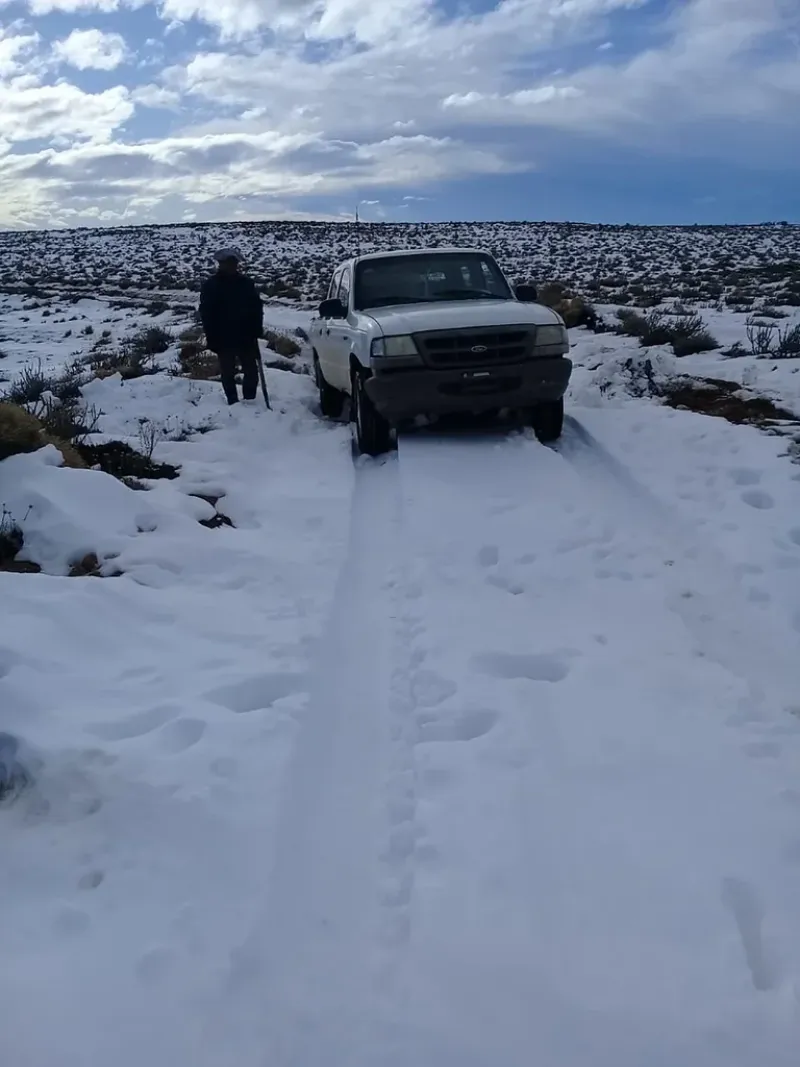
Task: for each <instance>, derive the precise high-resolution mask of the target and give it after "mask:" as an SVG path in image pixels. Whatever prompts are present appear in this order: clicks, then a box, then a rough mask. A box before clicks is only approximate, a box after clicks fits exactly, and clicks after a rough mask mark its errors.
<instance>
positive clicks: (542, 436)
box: [529, 397, 564, 444]
mask: <svg viewBox="0 0 800 1067" xmlns="http://www.w3.org/2000/svg"><path fill="white" fill-rule="evenodd" d="M529 421H530V424H531V426H532V427H533V431H534V433H535V434H536V436H537V437H538V438H539V440H540V441H541V442H542V443H543V444H547V443H548V442H550V441H557V440H558V438H559V437H560V436H561V431H562V429H563V427H564V399H563V397H562V398H561V400H548V401H547V402H546V403H542V404H537V405H536V406H535V407H534V408H531V410H530V417H529Z"/></svg>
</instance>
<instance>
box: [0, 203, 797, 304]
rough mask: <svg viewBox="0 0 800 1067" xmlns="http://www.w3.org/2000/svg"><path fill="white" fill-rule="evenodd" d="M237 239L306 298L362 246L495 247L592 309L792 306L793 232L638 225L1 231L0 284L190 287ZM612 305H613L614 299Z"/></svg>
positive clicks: (262, 270) (256, 270) (272, 278)
mask: <svg viewBox="0 0 800 1067" xmlns="http://www.w3.org/2000/svg"><path fill="white" fill-rule="evenodd" d="M231 244H234V245H236V246H238V247H239V248H240V249H241V250H242V252H243V253H244V254H245V255H246V257H247V261H248V267H249V269H250V271H251V273H252V274H253V276H254V277H255V278H256V279H257V280H258V281H259V283H261V284H263V285H264V286H265V287H266V288H268V289H270V290H273V289H274V288H275V286H276V283H282V284H284V285H287V286H289V287H290V288H291V289H296V290H298V291H299V293H300V295H301V296H302V297H303V298H305V299H308V300H317V299H318V298H319V297H320V296H321V295H322V291H323V289H324V287H325V286H326V285H327V281H328V278H329V275H330V271H331V269H332V268H333V265H334V263H335V262H337V261H338V260H340V259H344V258H347V257H349V256H351V255H354V254H355V252H356V250H357V249H358V248H360V249H361V250H362V251H365V252H366V251H381V250H383V249H388V248H398V247H399V248H405V247H409V248H415V247H426V246H435V245H446V244H461V245H477V246H480V247H482V248H487V249H489V250H490V251H492V252H493V253H494V254H495V255H496V257H497V259H498V260H499V261H500V263H501V265H502V267H503V269H504V270H506V271H507V272H508V274H509V275H510V276H511V277H515V278H516V277H519V278H522V279H532V280H536V281H540V280H543V279H547V278H557V279H559V280H561V281H564V282H568V283H570V284H574V285H577V286H578V287H579V288H580V289H581V290H582V291H585V292H587V294H588V295H590V296H591V297H592V299H595V300H597V301H599V302H600V303H612V302H614V300H616V299H621V297H622V295H624V294H627V296H628V298H629V299H631V300H632V302H633V303H638V302H640V301H637V300H636V299H634V298H635V297H637V296H639V297H641V296H642V295H644V293H645V292H647V293H648V295H651V294H652V293H653V292H656V295H658V296H659V297H660V298H663V299H666V298H669V297H675V298H677V299H696V300H703V301H705V302H713V301H716V300H718V299H721V298H722V297H723V296H729V297H732V298H733V299H732V300H731V301H730V303H731V305H732V306H750V305H751V304H752V303H753V298H754V297H760V298H762V299H763V298H765V297H766V298H769V299H770V300H772V302H774V303H787V302H791V301H792V299H793V300H794V304H795V306H798V305H800V226H784V225H772V226H730V227H716V226H715V227H700V226H698V227H637V226H591V225H579V224H567V223H502V222H498V223H457V224H451V223H418V224H405V225H404V224H399V223H394V224H388V223H387V224H366V223H362V224H361V226H360V228H358V229H357V228H356V226H355V225H354V224H351V223H329V222H320V223H303V222H264V223H242V224H238V225H237V224H221V225H196V226H158V227H141V228H125V229H116V230H98V229H86V230H56V231H43V232H24V233H3V232H0V285H3V284H4V285H6V286H8V285H17V284H18V283H20V282H23V283H26V284H32V285H35V286H43V287H49V286H51V285H52V286H57V287H67V288H69V289H70V290H74V291H76V292H82V293H86V292H89V293H96V292H98V291H101V292H105V293H122V292H127V291H129V290H130V289H134V290H139V289H151V290H157V291H159V292H169V291H176V290H177V291H180V290H194V289H197V287H198V285H199V282H200V280H201V278H202V277H203V275H204V274H205V273H206V272H207V271H208V269H209V266H210V264H211V262H212V256H213V252H214V250H215V249H216V248H220V247H225V246H229V245H231ZM610 298H613V299H610Z"/></svg>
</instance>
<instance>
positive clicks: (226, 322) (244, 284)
mask: <svg viewBox="0 0 800 1067" xmlns="http://www.w3.org/2000/svg"><path fill="white" fill-rule="evenodd" d="M200 321H201V322H202V324H203V329H204V330H205V334H206V343H207V345H208V347H209V348H210V349H211V351H212V352H220V351H225V350H227V349H235V348H246V347H248V346H249V345H252V343H253V341H255V340H256V339H257V338H259V337H261V334H262V333H263V330H264V305H263V304H262V303H261V298H260V296H259V295H258V291H257V290H256V287H255V285H254V284H253V281H252V279H250V278H248V277H246V275H244V274H222V273H220V274H213V275H212V276H211V277H210V278H208V279H206V281H205V282H204V283H203V287H202V289H201V290H200Z"/></svg>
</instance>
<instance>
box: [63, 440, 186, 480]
mask: <svg viewBox="0 0 800 1067" xmlns="http://www.w3.org/2000/svg"><path fill="white" fill-rule="evenodd" d="M76 448H77V450H78V452H79V453H80V455H81V458H82V459H83V460H84V462H85V463H87V464H88V466H90V467H99V468H100V470H102V471H105V473H106V474H110V475H112V476H113V477H114V478H119V479H120V481H125V480H126V479H129V478H134V479H137V480H138V479H143V478H168V479H170V480H172V479H174V478H177V477H178V475H179V474H180V470H179V468H178V467H173V466H172V465H171V464H170V463H154V462H153V460H152V459H148V457H147V456H145V455H143V453H141V452H137V451H136V449H135V448H131V447H130V445H126V444H125V443H124V442H123V441H108V442H106V443H105V444H102V445H86V444H79V445H76Z"/></svg>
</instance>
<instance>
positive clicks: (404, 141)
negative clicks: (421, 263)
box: [0, 0, 800, 221]
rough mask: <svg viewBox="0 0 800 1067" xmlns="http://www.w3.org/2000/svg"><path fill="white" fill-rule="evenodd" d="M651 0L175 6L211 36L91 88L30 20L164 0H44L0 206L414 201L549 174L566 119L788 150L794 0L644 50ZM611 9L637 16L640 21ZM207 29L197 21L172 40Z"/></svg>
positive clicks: (29, 42)
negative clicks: (460, 10) (113, 83)
mask: <svg viewBox="0 0 800 1067" xmlns="http://www.w3.org/2000/svg"><path fill="white" fill-rule="evenodd" d="M648 2H650V3H651V4H652V2H653V0H497V2H496V3H495V6H494V8H493V10H490V11H487V12H484V13H481V14H473V15H467V14H462V15H457V16H452V15H451V16H446V15H445V14H444V11H443V8H442V6H441V0H394V2H393V3H391V4H389V3H388V0H387V2H386V3H378V2H376V0H158V3H154V4H153V5H152V7H153V10H155V11H156V12H157V13H158V14H159V15H160V16H161V18H162V20H163V24H164V25H165V26H175V25H177V24H186V23H188V21H189V20H192V19H199V20H200V21H201V23H203V24H204V25H205V26H206V27H207V28H208V30H207V32H208V34H209V35H211V34H214V38H213V40H211V39H209V40H208V41H207V42H206V44H205V45H203V46H201V47H202V50H200V51H198V52H197V53H196V54H191V53H190V54H188V55H186V56H183V57H181V58H177V57H176V58H175V59H174V60H173V63H174V65H173V66H172V67H171V68H169V69H168V70H166V71H162V72H161V73H160V74H158V73H157V71H158V67H154V66H153V64H152V63H147V64H146V69H143V65H141V64H140V66H139V67H126V68H125V71H124V79H125V85H119V86H117V87H116V88H114V89H111V90H108V91H107V92H106V93H100V94H97V93H95V94H92V93H88V92H85V91H83V90H81V89H79V88H77V87H76V86H73V85H70V84H69V83H68V82H67V81H59V82H58V83H57V84H55V85H53V84H50V85H48V84H47V74H48V71H47V68H46V64H45V63H44V62H43V60H42V59H41V58H40V52H41V47H42V45H41V40H40V37H39V36H38V34H37V32H36V30H37V26H36V22H35V17H36V16H37V15H41V14H43V13H47V12H50V11H61V12H67V13H87V12H91V11H100V12H106V13H108V14H111V15H113V12H115V11H121V10H122V9H123V8H125V9H128V8H136V7H141V6H143V5H145V4H147V3H148V0H28V8H29V11H30V12H31V14H32V16H34V21H33V22H31V21H30V20H29V25H28V26H26V27H25V28H22V27H19V26H17V28H16V30H14V31H13V32H12V31H6V33H5V34H3V33H1V32H0V141H7V142H8V143H9V144H11V146H12V150H11V152H10V154H8V155H6V156H5V157H4V166H3V172H2V173H0V202H2V201H3V199H4V198H5V199H6V200H7V201H8V202H9V203H12V201H13V205H14V206H12V207H9V208H8V209H7V210H8V211H12V210H13V211H15V212H17V214H19V213H20V212H21V211H23V210H25V211H27V212H28V213H29V215H31V217H33V214H32V213H35V212H36V211H42V212H43V211H45V206H46V205H50V206H51V210H52V211H54V212H55V211H62V208H65V207H66V206H67V204H68V203H72V204H74V205H80V204H82V203H83V202H84V200H85V203H86V204H87V205H88V204H90V203H93V202H94V201H93V199H92V198H95V199H96V198H97V197H100V198H101V199H103V202H104V203H105V204H107V205H110V206H109V207H108V210H111V211H115V212H121V211H126V212H131V211H134V212H140V213H144V212H147V213H149V215H152V213H153V212H158V211H160V210H162V211H164V212H168V211H172V212H173V217H179V216H180V215H181V213H182V212H184V211H186V210H189V211H193V212H195V213H196V212H198V211H200V210H207V211H211V210H212V208H213V205H215V204H216V205H217V208H216V210H217V211H218V212H219V213H222V214H231V213H233V212H242V211H245V212H248V213H255V214H258V213H259V212H265V211H268V209H269V206H270V205H271V204H280V205H281V210H284V209H286V210H290V206H287V205H288V201H289V200H290V199H291V198H292V197H307V196H311V195H323V194H324V195H336V196H338V195H339V194H340V193H341V194H343V197H344V194H346V195H347V197H348V198H349V199H351V200H352V201H353V202H354V201H355V200H356V199H358V197H359V196H366V197H373V196H380V195H381V193H380V190H381V189H385V190H394V191H395V192H394V195H396V196H397V197H398V202H401V203H406V204H407V203H409V202H410V200H408V199H406V200H403V199H402V193H403V191H404V188H403V187H405V189H411V190H415V191H419V192H420V193H424V192H426V189H425V186H426V185H430V184H431V183H434V182H436V181H439V180H449V179H453V178H460V177H468V176H470V175H473V176H474V175H482V174H492V173H508V172H510V171H514V170H520V169H523V168H528V169H532V168H534V167H537V166H539V167H542V168H546V166H547V163H548V151H549V150H550V146H551V145H552V144H553V143H554V139H553V137H552V136H551V133H552V132H555V133H557V134H558V135H559V143H560V144H565V143H569V139H572V140H573V141H575V140H581V139H583V138H584V137H586V136H587V135H588V136H591V138H592V139H593V140H595V141H596V140H597V139H600V141H601V142H602V143H603V144H605V145H607V146H609V147H610V149H613V146H614V145H615V144H618V143H625V144H627V145H628V146H633V147H636V148H638V149H639V150H640V151H646V152H648V153H651V152H653V151H659V150H662V149H663V150H669V149H670V148H671V149H672V150H675V151H678V150H679V151H681V152H682V153H684V154H692V153H697V154H705V155H708V154H714V155H716V156H717V157H719V158H736V157H737V156H738V157H741V156H742V155H744V154H746V153H747V152H750V151H752V150H753V149H752V145H753V144H754V142H755V141H757V142H758V143H759V145H760V146H761V151H762V155H763V157H764V159H766V160H768V159H770V158H771V156H770V153H769V152H768V151H767V152H765V151H764V148H765V146H769V145H772V146H775V145H779V146H791V144H792V143H793V142H791V141H790V139H789V135H790V134H791V132H792V124H793V123H794V124H795V125H796V118H795V116H796V115H797V113H798V110H800V64H799V63H798V62H797V53H796V43H795V46H794V47H795V51H794V53H792V52H791V48H790V45H791V42H792V33H796V34H797V33H800V5H799V4H798V3H797V0H682V2H681V3H680V4H679V5H673V6H672V7H669V8H667V12H666V14H665V15H663V16H662V20H661V22H660V23H658V24H657V29H658V33H657V34H654V33H652V32H650V33H648V36H647V37H646V38H645V37H642V42H645V41H646V42H647V43H646V45H645V44H644V43H643V44H642V45H641V46H640V47H639V49H638V50H633V49H631V47H630V42H631V40H633V39H634V36H633V30H634V29H635V19H636V17H637V14H636V13H637V9H638V8H641V7H644V6H645V5H646V4H647V3H648ZM8 3H9V0H0V8H2V7H3V6H7V5H8ZM610 16H616V17H618V18H623V19H626V20H627V23H626V33H625V34H622V33H619V34H618V33H616V27H615V26H614V25H612V24H611V23H610V22H609V17H610ZM654 17H655V13H654ZM112 25H113V23H112ZM653 25H654V24H653V22H652V20H650V22H649V26H650V30H651V31H652V29H653ZM93 35H94V36H93ZM612 36H613V38H614V41H615V47H614V48H613V49H611V48H608V47H606V45H608V43H609V42H610V39H611V37H612ZM797 39H798V38H797V37H795V38H794V40H795V42H796V41H797ZM191 40H197V38H196V37H192V35H191V33H190V32H189V30H188V28H187V31H186V33H184V34H181V35H179V36H176V37H174V38H172V39H171V42H170V48H171V50H172V51H173V52H174V51H175V49H176V48H178V47H180V48H183V47H186V45H187V43H188V42H189V41H191ZM120 50H122V51H121V52H120ZM57 51H58V54H59V55H60V56H61V58H62V59H64V60H65V61H68V62H70V63H72V65H74V66H78V67H81V69H88V68H89V67H95V68H99V69H103V70H108V71H110V70H113V69H117V67H118V65H119V64H120V63H121V62H122V58H123V57H124V55H125V52H124V42H123V41H122V39H121V38H119V36H118V35H117V34H114V33H100V32H99V31H97V30H77V31H75V32H74V33H72V34H71V35H70V37H68V38H66V40H65V41H63V42H59V44H58V45H57ZM587 56H588V57H590V58H589V59H588V60H587V59H586V57H587ZM149 58H150V59H152V58H153V57H152V55H150V56H149ZM556 69H557V71H558V72H557V73H554V70H556ZM50 73H52V71H51V72H50ZM122 74H123V72H120V74H118V75H117V77H119V78H120V79H121V78H122ZM134 109H139V113H138V114H137V116H136V120H137V123H138V125H136V126H133V125H130V126H129V127H128V128H130V129H132V130H135V133H136V139H135V140H134V141H132V142H128V143H126V141H125V140H124V139H123V137H122V135H121V133H120V130H121V129H122V128H123V127H124V126H125V124H126V123H128V120H129V119H130V118H131V117H132V116H133V115H134ZM155 123H157V125H153V124H155ZM164 129H167V130H169V134H168V135H167V136H160V135H159V136H155V135H154V134H153V133H152V132H149V131H155V130H158V131H161V130H164ZM35 138H50V139H51V147H49V148H48V149H47V150H46V151H45V153H44V154H42V153H26V151H25V148H26V146H25V145H21V146H20V151H21V152H22V153H23V154H22V155H18V156H16V155H14V143H19V142H21V141H22V142H30V140H31V139H35ZM790 150H791V148H790V147H786V148H785V149H784V151H785V152H786V153H788V152H789V151H790ZM796 151H797V150H796V148H795V154H796ZM9 161H12V163H9ZM797 162H800V161H797ZM103 190H106V192H103ZM388 195H389V196H390V197H391V195H392V194H391V193H389V194H388ZM9 198H10V199H9ZM82 198H83V199H82ZM237 198H238V199H237ZM241 198H244V199H243V200H242V199H241ZM131 205H133V206H131ZM159 205H161V206H159ZM187 205H189V206H187ZM198 205H202V209H201V208H200V207H198ZM1 210H2V209H0V211H1ZM70 210H72V211H78V212H79V213H80V212H82V211H83V208H81V207H77V206H73V207H72V208H71V209H70ZM103 210H106V208H104V209H103ZM62 215H63V212H62ZM60 217H62V216H60ZM69 217H71V218H72V217H74V216H72V215H70V216H69ZM81 217H82V216H81ZM87 217H96V215H94V216H88V215H87ZM126 217H127V216H126ZM168 217H169V216H168V215H167V216H165V221H166V220H167V218H168ZM1 219H2V215H1V214H0V220H1Z"/></svg>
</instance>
